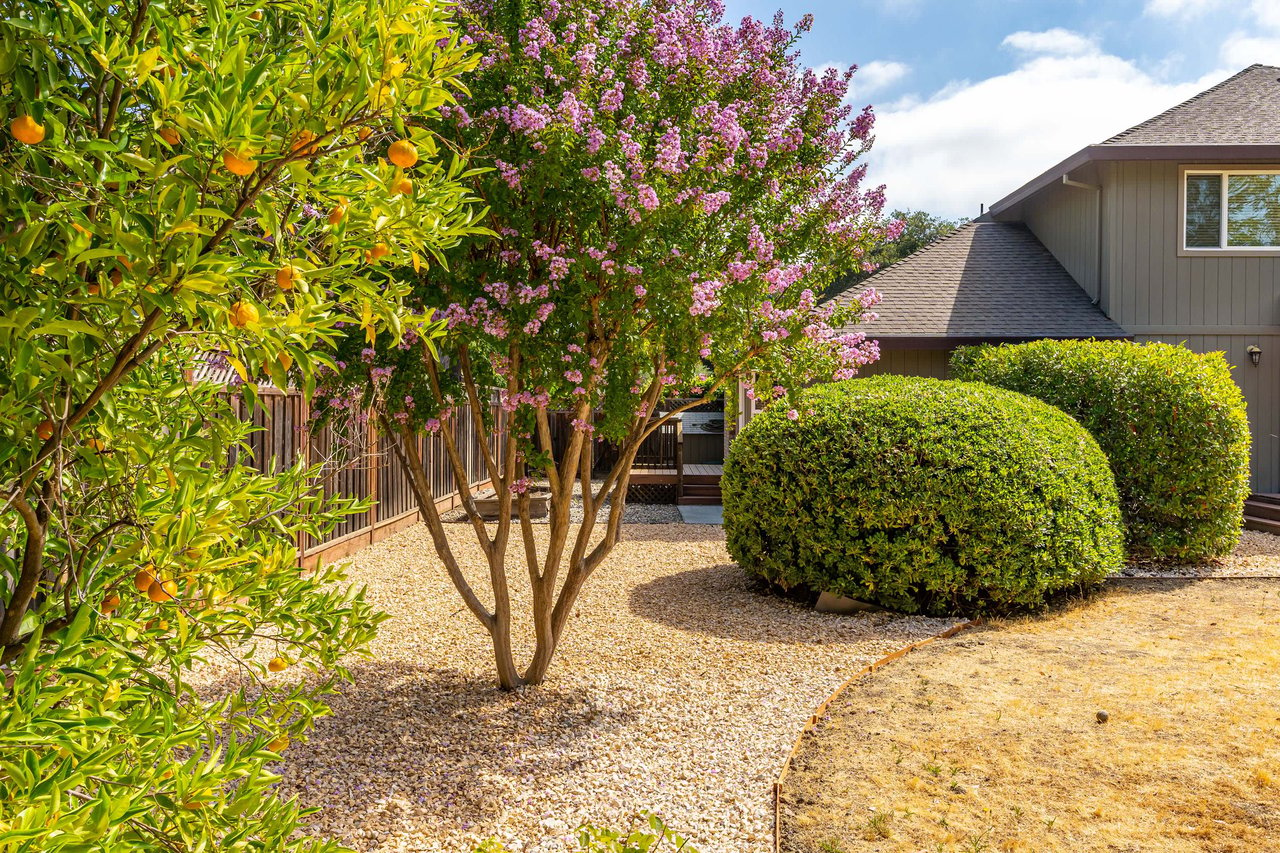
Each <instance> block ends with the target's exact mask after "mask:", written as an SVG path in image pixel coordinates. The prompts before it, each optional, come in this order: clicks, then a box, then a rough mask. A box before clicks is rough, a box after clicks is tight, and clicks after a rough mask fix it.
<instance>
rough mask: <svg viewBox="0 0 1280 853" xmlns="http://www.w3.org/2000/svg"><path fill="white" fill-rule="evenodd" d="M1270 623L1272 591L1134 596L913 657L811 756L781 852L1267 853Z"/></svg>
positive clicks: (1271, 799) (810, 746)
mask: <svg viewBox="0 0 1280 853" xmlns="http://www.w3.org/2000/svg"><path fill="white" fill-rule="evenodd" d="M1278 615H1280V582H1278V581H1274V580H1261V579H1258V580H1211V579H1206V580H1183V581H1157V582H1143V583H1136V582H1135V583H1129V584H1119V585H1117V586H1116V587H1114V588H1112V589H1111V590H1109V592H1108V593H1107V594H1105V595H1104V596H1102V597H1101V598H1099V599H1098V600H1096V601H1094V602H1092V603H1087V604H1080V605H1078V606H1075V607H1071V608H1068V609H1066V610H1064V611H1061V612H1059V613H1056V614H1053V615H1050V616H1047V617H1042V618H1039V619H1019V620H1007V621H1003V622H1000V623H997V624H993V625H991V626H990V627H987V628H983V629H976V630H972V631H967V632H964V633H962V634H960V635H958V636H957V637H955V638H953V639H951V640H947V641H942V642H939V643H935V644H932V645H930V646H927V647H925V648H923V649H921V650H919V651H917V652H913V653H912V654H911V655H909V656H908V657H906V658H904V659H903V660H901V661H898V662H896V663H894V664H893V665H891V666H889V667H887V668H885V669H883V670H880V671H878V672H876V673H875V674H873V675H871V676H868V677H867V678H866V679H864V680H863V681H861V682H858V683H856V684H855V685H853V686H852V687H851V688H850V689H849V690H847V691H846V692H845V693H844V694H843V695H842V696H841V697H840V698H839V699H838V700H837V701H836V702H835V703H834V704H833V705H832V707H831V711H830V714H829V715H828V717H827V719H826V720H825V721H824V722H823V723H822V724H821V725H820V726H819V727H818V729H817V731H816V732H815V733H814V734H813V735H812V736H810V737H809V738H807V739H806V741H805V743H804V744H803V745H802V748H801V750H800V753H799V755H798V756H797V758H796V761H795V764H794V766H793V770H792V773H791V774H790V775H789V776H788V780H787V783H786V785H785V787H784V790H783V800H782V803H783V836H782V840H783V850H784V851H788V853H810V851H815V853H816V851H832V850H840V851H847V853H853V852H854V851H864V850H875V851H938V852H939V853H953V851H954V853H978V851H992V853H1014V851H1028V853H1029V852H1030V851H1036V853H1048V851H1064V853H1066V851H1080V850H1117V851H1140V850H1161V851H1165V853H1192V851H1204V850H1214V851H1230V852H1231V853H1254V852H1255V851H1256V853H1263V851H1268V853H1269V851H1273V850H1274V849H1275V839H1276V838H1277V837H1280V618H1278ZM1100 712H1101V713H1100Z"/></svg>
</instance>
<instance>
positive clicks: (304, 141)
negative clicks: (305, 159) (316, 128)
mask: <svg viewBox="0 0 1280 853" xmlns="http://www.w3.org/2000/svg"><path fill="white" fill-rule="evenodd" d="M315 140H316V135H315V134H314V133H312V132H311V131H309V130H307V129H306V128H303V129H302V130H300V131H298V135H297V136H295V137H294V139H293V148H292V149H291V150H292V151H293V152H294V153H295V154H296V153H298V152H302V153H303V154H308V155H309V154H314V153H316V151H318V150H319V146H317V145H315V144H314V143H315Z"/></svg>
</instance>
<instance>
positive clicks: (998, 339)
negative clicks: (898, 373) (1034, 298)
mask: <svg viewBox="0 0 1280 853" xmlns="http://www.w3.org/2000/svg"><path fill="white" fill-rule="evenodd" d="M867 337H869V338H871V339H872V340H875V341H876V342H877V343H878V344H879V346H880V349H882V350H904V349H912V350H921V349H923V350H928V349H933V350H939V349H945V350H949V349H954V348H956V347H960V346H970V345H973V344H1021V343H1027V342H1029V341H1042V340H1046V339H1047V340H1059V341H1062V340H1081V339H1083V340H1088V339H1092V340H1098V341H1124V340H1129V339H1130V338H1131V337H1133V336H1132V335H1128V334H1125V332H1124V331H1123V330H1121V329H1117V330H1116V331H1115V332H1112V333H1094V334H1083V335H1082V334H1079V333H1076V334H1062V333H1050V334H1035V333H1030V334H1024V335H1017V334H1000V335H951V334H943V335H868V336H867Z"/></svg>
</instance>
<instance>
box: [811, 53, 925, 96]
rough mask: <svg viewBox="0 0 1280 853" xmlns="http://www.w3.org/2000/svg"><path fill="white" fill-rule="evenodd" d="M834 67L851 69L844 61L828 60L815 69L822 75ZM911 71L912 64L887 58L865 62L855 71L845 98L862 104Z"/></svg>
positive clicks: (815, 71) (842, 70)
mask: <svg viewBox="0 0 1280 853" xmlns="http://www.w3.org/2000/svg"><path fill="white" fill-rule="evenodd" d="M832 68H834V69H836V70H837V71H839V72H840V73H841V74H843V73H844V72H846V71H848V70H849V66H848V65H845V64H843V63H839V62H828V63H826V64H824V65H819V66H816V67H815V68H814V69H813V71H814V73H815V74H817V75H818V76H819V77H821V76H822V75H823V74H825V73H827V71H828V70H829V69H832ZM910 73H911V66H910V65H907V64H906V63H905V62H893V61H891V60H885V59H876V60H873V61H871V62H865V63H863V64H861V65H859V66H858V70H857V71H855V72H854V73H853V77H852V79H850V81H849V92H848V94H847V95H846V96H845V100H846V101H848V102H849V103H855V104H856V105H859V106H860V105H861V104H863V103H865V101H866V99H867V98H868V97H869V96H870V95H872V94H874V93H876V92H879V91H881V90H883V89H885V88H887V87H889V86H892V85H893V84H894V83H897V82H898V81H899V80H901V79H903V78H904V77H906V76H907V75H908V74H910Z"/></svg>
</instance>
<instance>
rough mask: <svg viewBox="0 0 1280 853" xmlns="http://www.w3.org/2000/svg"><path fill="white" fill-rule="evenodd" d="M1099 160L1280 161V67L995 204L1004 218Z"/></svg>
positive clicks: (1252, 72)
mask: <svg viewBox="0 0 1280 853" xmlns="http://www.w3.org/2000/svg"><path fill="white" fill-rule="evenodd" d="M1094 160H1200V161H1206V160H1207V161H1211V162H1212V161H1216V162H1221V163H1229V162H1249V161H1251V160H1252V161H1259V162H1266V161H1276V160H1280V67H1276V66H1273V65H1250V66H1249V67H1248V68H1246V69H1244V70H1243V71H1241V72H1239V73H1237V74H1234V75H1232V76H1231V77H1228V78H1227V79H1226V80H1223V81H1222V82H1221V83H1219V84H1218V85H1216V86H1212V87H1210V88H1208V89H1206V90H1204V91H1203V92H1201V93H1200V94H1198V95H1196V96H1195V97H1193V98H1190V99H1188V100H1186V101H1183V102H1182V103H1181V104H1178V105H1177V106H1175V107H1172V108H1171V109H1168V110H1165V111H1164V112H1162V113H1160V114H1159V115H1157V116H1153V117H1152V118H1149V119H1147V120H1146V121H1144V122H1142V123H1141V124H1138V125H1134V126H1133V127H1131V128H1129V129H1128V130H1126V131H1124V132H1122V133H1118V134H1116V135H1115V136H1113V137H1111V138H1110V139H1107V140H1105V141H1103V142H1100V143H1098V144H1096V145H1089V146H1086V147H1084V148H1082V149H1080V150H1079V151H1077V152H1076V153H1075V154H1072V155H1071V156H1070V157H1068V158H1066V159H1065V160H1063V161H1062V162H1060V163H1058V164H1057V165H1055V166H1053V167H1051V168H1050V169H1048V170H1046V171H1045V172H1043V173H1041V174H1039V175H1037V176H1036V177H1034V178H1032V179H1031V180H1030V181H1028V182H1027V183H1025V184H1023V185H1022V186H1020V187H1018V188H1017V189H1016V190H1014V191H1013V192H1011V193H1009V194H1008V195H1007V196H1005V197H1004V198H1002V199H1000V200H999V201H997V202H996V203H995V204H993V205H991V208H990V209H991V212H992V213H993V214H996V215H999V214H1001V213H1004V212H1005V211H1007V210H1009V209H1010V208H1012V207H1014V206H1015V205H1017V204H1018V203H1019V202H1022V201H1025V200H1026V199H1027V198H1029V197H1030V196H1032V195H1035V194H1036V193H1037V192H1039V191H1040V190H1042V189H1044V188H1045V187H1046V186H1048V185H1049V184H1052V183H1057V182H1058V181H1059V180H1060V179H1061V178H1062V177H1064V176H1066V175H1068V174H1070V173H1071V172H1072V171H1073V170H1075V169H1078V168H1080V167H1081V166H1083V165H1085V164H1086V163H1089V162H1091V161H1094Z"/></svg>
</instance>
